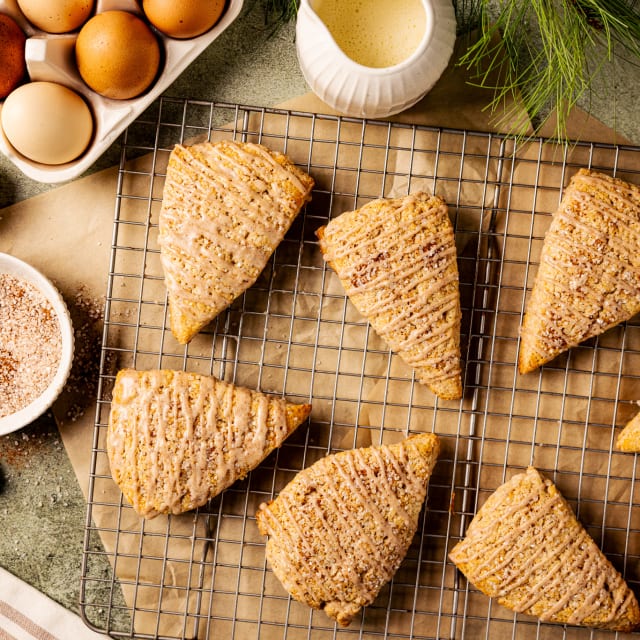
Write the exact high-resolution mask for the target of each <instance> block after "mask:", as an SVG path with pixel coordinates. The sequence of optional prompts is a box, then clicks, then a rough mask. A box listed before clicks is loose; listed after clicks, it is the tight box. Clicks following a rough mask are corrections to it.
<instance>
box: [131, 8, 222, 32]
mask: <svg viewBox="0 0 640 640" xmlns="http://www.w3.org/2000/svg"><path fill="white" fill-rule="evenodd" d="M224 4H225V3H224V0H143V2H142V9H143V11H144V13H145V15H146V16H147V18H148V19H149V22H151V24H152V25H153V26H154V27H156V29H158V30H159V31H162V33H164V34H165V35H167V36H170V37H171V38H195V37H196V36H199V35H200V34H202V33H205V32H206V31H209V29H211V27H213V25H214V24H215V23H216V22H218V20H219V19H220V16H221V15H222V12H223V11H224Z"/></svg>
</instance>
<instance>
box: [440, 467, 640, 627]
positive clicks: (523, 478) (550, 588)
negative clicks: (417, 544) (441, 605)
mask: <svg viewBox="0 0 640 640" xmlns="http://www.w3.org/2000/svg"><path fill="white" fill-rule="evenodd" d="M449 558H450V559H451V560H452V561H453V562H454V563H455V565H456V566H457V567H458V569H460V570H461V571H462V573H464V575H465V576H466V577H467V579H468V580H469V582H471V583H472V584H473V585H474V586H475V587H476V588H478V589H480V591H482V592H483V593H485V594H486V595H488V596H490V597H492V598H497V600H498V602H499V603H500V604H502V605H504V606H505V607H508V608H509V609H512V610H513V611H517V612H519V613H525V614H528V615H532V616H536V617H538V618H540V619H541V620H544V621H548V622H558V623H565V624H573V625H580V626H585V627H598V628H604V629H613V630H616V631H630V630H631V629H633V628H635V627H636V626H637V625H638V624H639V623H640V609H639V608H638V602H637V600H636V597H635V595H634V594H633V592H632V591H631V589H629V587H628V586H627V584H626V582H625V581H624V579H623V578H622V576H621V575H620V574H619V573H618V572H617V571H616V570H615V569H614V567H613V566H612V565H611V563H610V562H609V561H608V560H607V558H606V557H605V556H604V554H603V553H602V552H601V551H600V549H599V548H598V546H597V545H596V543H595V542H594V541H593V539H592V538H591V537H590V536H589V534H588V533H587V532H586V531H585V529H584V528H583V527H582V525H581V524H580V523H579V522H578V520H577V519H576V517H575V515H574V513H573V511H572V510H571V507H570V506H569V505H568V504H567V502H566V501H565V500H564V498H563V497H562V496H561V495H560V492H559V491H558V489H557V488H556V487H555V485H554V484H553V483H552V482H551V481H550V480H548V479H545V478H543V477H542V476H541V475H540V473H538V471H537V470H535V469H533V468H531V467H530V468H529V469H528V470H527V471H526V473H521V474H518V475H516V476H514V477H513V478H511V480H509V481H508V482H507V483H505V484H503V485H502V486H500V487H499V488H498V489H497V490H496V491H495V493H493V494H492V495H491V496H490V497H489V498H488V499H487V501H486V502H485V503H484V505H483V506H482V507H481V508H480V510H479V511H478V513H477V514H476V516H475V518H474V519H473V521H472V522H471V524H470V525H469V528H468V530H467V534H466V537H465V538H464V539H463V540H462V541H461V542H459V543H458V544H457V545H456V546H455V547H454V548H453V550H452V551H451V553H450V554H449Z"/></svg>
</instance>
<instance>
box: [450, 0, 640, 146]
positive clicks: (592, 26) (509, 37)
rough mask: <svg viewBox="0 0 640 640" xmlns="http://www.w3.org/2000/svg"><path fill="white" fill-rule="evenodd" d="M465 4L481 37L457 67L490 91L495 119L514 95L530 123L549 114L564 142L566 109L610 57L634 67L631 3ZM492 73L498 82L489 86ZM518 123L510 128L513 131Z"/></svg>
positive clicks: (638, 44)
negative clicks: (628, 61) (468, 71)
mask: <svg viewBox="0 0 640 640" xmlns="http://www.w3.org/2000/svg"><path fill="white" fill-rule="evenodd" d="M466 4H468V0H467V2H466ZM472 4H473V6H472V7H470V8H469V7H467V11H468V12H469V11H471V13H473V12H475V13H476V15H478V16H479V18H478V19H479V31H480V37H479V39H478V40H477V41H476V42H475V43H474V44H472V45H470V47H469V48H468V49H467V51H466V52H465V53H464V54H463V56H462V57H461V58H460V60H459V64H461V65H463V66H465V67H467V68H469V69H474V70H475V72H476V76H475V82H476V83H477V84H478V85H479V86H482V87H488V88H491V89H493V91H494V94H493V99H492V101H491V103H490V104H489V105H488V106H489V108H490V109H492V110H493V111H495V112H497V111H498V109H499V108H500V107H501V106H502V105H503V104H504V100H505V98H508V97H517V96H521V97H522V99H523V101H524V107H525V109H526V111H527V113H528V115H529V116H530V117H531V118H532V120H534V122H537V121H539V120H541V119H542V121H544V119H545V118H546V117H547V114H548V113H549V110H550V108H554V107H555V109H556V114H557V119H556V128H555V136H556V137H557V138H559V139H566V137H567V136H566V132H567V117H568V114H569V111H570V109H571V108H572V107H573V106H575V105H576V104H577V103H578V101H580V100H581V99H582V98H583V97H584V96H585V95H586V96H588V94H589V92H590V90H591V88H592V86H593V83H594V80H595V78H596V76H597V75H598V74H599V73H601V72H602V70H603V69H604V68H605V67H606V65H607V64H608V63H610V62H611V61H612V59H613V57H614V56H615V55H619V56H621V57H626V58H627V59H631V60H633V61H635V62H636V63H639V62H640V10H639V9H637V8H636V7H635V4H636V3H635V2H634V3H633V5H632V4H630V3H629V2H628V1H625V0H499V1H498V2H495V1H494V2H492V1H491V0H473V1H472ZM458 5H460V1H459V2H458ZM457 9H459V7H457ZM531 34H534V36H535V37H534V38H532V37H531ZM496 74H497V77H498V78H499V81H498V82H497V83H495V84H492V78H495V77H496ZM516 115H517V108H514V109H513V111H512V112H509V113H506V114H504V122H507V121H512V120H513V118H514V116H516ZM524 124H525V123H524V122H516V123H515V124H513V125H512V126H513V132H515V133H517V132H518V131H520V130H522V127H523V125H524Z"/></svg>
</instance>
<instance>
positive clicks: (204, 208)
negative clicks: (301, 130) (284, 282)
mask: <svg viewBox="0 0 640 640" xmlns="http://www.w3.org/2000/svg"><path fill="white" fill-rule="evenodd" d="M313 184H314V183H313V179H312V178H311V177H310V176H308V175H307V174H306V173H305V172H304V171H302V170H300V169H299V168H298V167H296V166H295V165H294V164H293V163H292V162H291V160H289V158H287V156H285V155H283V154H281V153H277V152H274V151H270V150H269V149H267V148H266V147H264V146H262V145H259V144H252V143H242V142H234V141H231V140H225V141H222V142H215V143H211V142H203V143H200V144H195V145H193V146H182V145H176V146H175V147H174V149H173V151H172V152H171V155H170V157H169V165H168V167H167V176H166V180H165V185H164V191H163V196H162V207H161V210H160V219H159V238H158V239H159V243H160V258H161V262H162V267H163V270H164V275H165V282H166V286H167V290H168V293H169V313H170V321H171V331H172V332H173V334H174V335H175V337H176V339H177V340H178V341H179V342H180V343H182V344H186V343H187V342H189V341H190V340H191V339H192V338H193V336H194V335H195V334H196V333H198V331H200V330H201V329H202V328H203V327H204V326H205V325H207V324H208V323H209V322H210V321H211V320H213V319H214V318H215V317H216V316H217V315H218V314H219V313H220V312H221V311H223V310H224V309H225V308H226V307H227V306H229V305H230V304H231V303H232V302H233V300H235V298H237V297H238V296H239V295H240V294H242V293H243V292H244V291H245V290H246V289H248V288H249V287H250V286H251V285H252V284H253V283H254V282H255V281H256V279H257V278H258V276H259V275H260V273H262V271H263V269H264V267H265V265H266V264H267V261H268V260H269V257H270V256H271V254H272V253H273V251H274V250H275V248H276V247H277V246H278V245H279V244H280V242H281V241H282V239H283V238H284V236H285V234H286V232H287V231H288V230H289V227H290V226H291V223H292V222H293V220H294V219H295V217H296V216H297V215H298V213H299V212H300V209H301V208H302V206H303V205H304V204H305V202H307V201H308V200H310V198H311V189H312V188H313Z"/></svg>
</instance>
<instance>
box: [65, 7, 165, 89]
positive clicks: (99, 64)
mask: <svg viewBox="0 0 640 640" xmlns="http://www.w3.org/2000/svg"><path fill="white" fill-rule="evenodd" d="M76 64H77V66H78V71H79V72H80V75H81V76H82V79H83V80H84V81H85V82H86V83H87V85H88V86H89V87H90V88H91V89H93V90H94V91H95V92H96V93H99V94H100V95H103V96H105V97H107V98H113V99H115V100H127V99H129V98H135V97H136V96H138V95H140V94H141V93H143V92H144V91H146V90H147V89H148V88H149V87H150V86H151V84H153V81H154V80H155V78H156V75H157V73H158V69H159V67H160V45H159V43H158V40H157V38H156V36H155V35H154V34H153V32H152V31H151V29H150V28H149V26H148V25H147V24H146V23H145V22H143V21H142V20H141V19H140V18H138V17H137V16H135V15H134V14H133V13H129V12H128V11H105V12H104V13H98V14H96V15H95V16H94V17H93V18H91V19H90V20H89V21H88V22H87V23H86V24H85V25H84V26H83V27H82V29H81V30H80V33H79V34H78V39H77V40H76Z"/></svg>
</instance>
